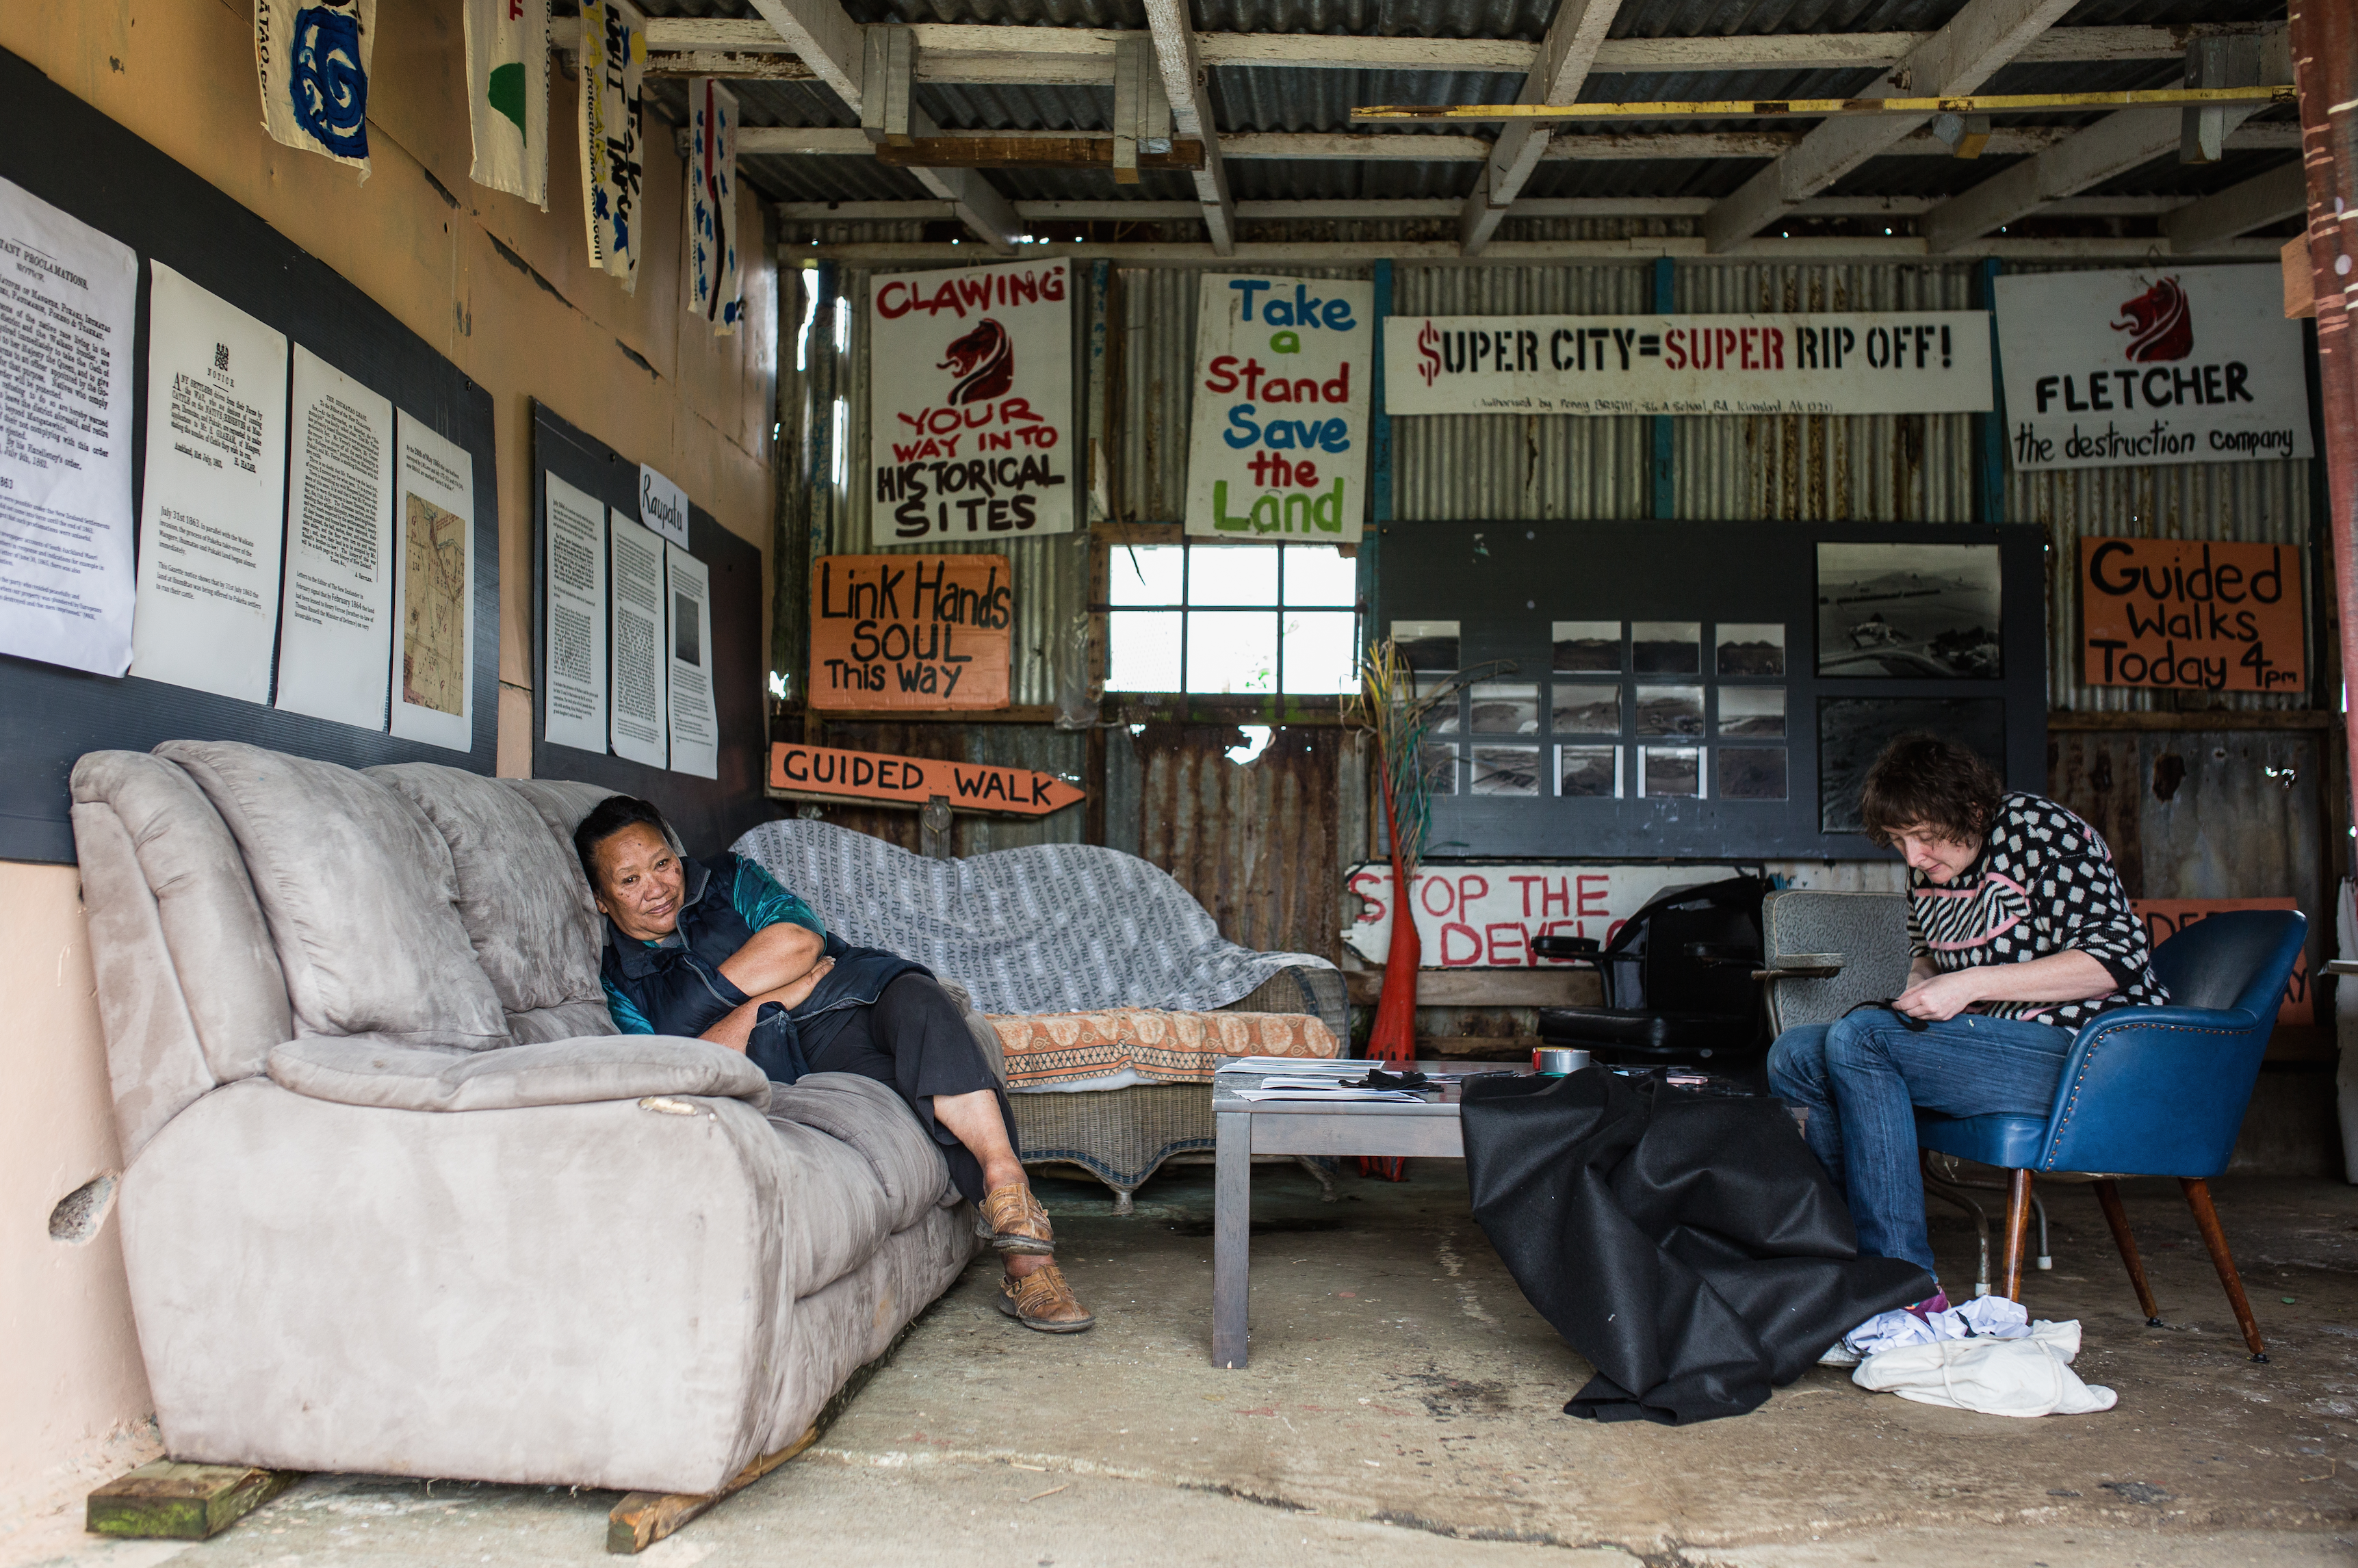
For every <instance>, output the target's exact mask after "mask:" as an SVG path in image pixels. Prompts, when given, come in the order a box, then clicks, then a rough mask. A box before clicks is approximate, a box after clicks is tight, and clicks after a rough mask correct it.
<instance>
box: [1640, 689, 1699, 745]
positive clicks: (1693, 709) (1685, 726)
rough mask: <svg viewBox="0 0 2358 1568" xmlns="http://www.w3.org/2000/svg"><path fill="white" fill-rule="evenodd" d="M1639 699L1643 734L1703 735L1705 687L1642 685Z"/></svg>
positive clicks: (1689, 737) (1683, 736)
mask: <svg viewBox="0 0 2358 1568" xmlns="http://www.w3.org/2000/svg"><path fill="white" fill-rule="evenodd" d="M1637 701H1638V722H1637V726H1636V729H1637V731H1638V733H1639V734H1640V735H1671V736H1676V737H1678V738H1679V739H1681V740H1701V739H1702V738H1703V687H1699V686H1641V687H1638V688H1637Z"/></svg>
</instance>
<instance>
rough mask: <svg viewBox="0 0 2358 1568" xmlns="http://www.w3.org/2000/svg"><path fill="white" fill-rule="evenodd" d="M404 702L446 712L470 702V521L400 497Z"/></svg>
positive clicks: (415, 499)
mask: <svg viewBox="0 0 2358 1568" xmlns="http://www.w3.org/2000/svg"><path fill="white" fill-rule="evenodd" d="M402 500H403V502H404V503H405V508H404V513H403V527H402V537H403V539H404V541H405V543H404V546H403V565H402V571H403V579H404V580H403V583H402V589H403V593H404V595H405V597H406V601H407V611H408V613H407V614H406V616H404V617H403V621H402V628H401V699H402V700H403V701H404V702H408V703H414V704H416V706H418V707H420V708H434V709H436V710H437V711H438V712H442V713H464V712H465V711H466V700H467V520H466V519H465V518H463V517H461V516H460V515H459V514H457V513H455V512H447V511H445V510H443V509H442V508H441V507H439V506H437V505H435V504H434V503H432V502H430V501H428V500H427V499H426V498H425V497H424V496H422V495H416V494H408V495H405V496H403V497H402Z"/></svg>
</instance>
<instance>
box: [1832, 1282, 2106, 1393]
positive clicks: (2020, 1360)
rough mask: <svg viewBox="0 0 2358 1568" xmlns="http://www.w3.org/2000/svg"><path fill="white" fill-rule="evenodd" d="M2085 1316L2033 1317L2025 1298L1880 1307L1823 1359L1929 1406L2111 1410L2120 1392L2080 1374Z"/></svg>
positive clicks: (1862, 1382) (1862, 1383) (1865, 1385)
mask: <svg viewBox="0 0 2358 1568" xmlns="http://www.w3.org/2000/svg"><path fill="white" fill-rule="evenodd" d="M2079 1353H2080V1325H2079V1322H2078V1320H2077V1319H2073V1320H2071V1321H2068V1322H2064V1323H2049V1322H2047V1321H2045V1320H2044V1319H2041V1320H2040V1321H2039V1322H2037V1323H2033V1322H2031V1321H2030V1314H2028V1313H2027V1312H2025V1311H2024V1310H2023V1308H2022V1304H2021V1303H2019V1302H2012V1301H2008V1300H2007V1299H2006V1297H2004V1296H1977V1297H1975V1298H1974V1300H1972V1301H1969V1302H1967V1303H1965V1304H1964V1305H1963V1306H1959V1307H1951V1308H1949V1309H1948V1310H1947V1311H1945V1312H1936V1313H1931V1314H1926V1315H1925V1316H1923V1317H1919V1316H1917V1315H1916V1314H1914V1313H1911V1312H1906V1311H1895V1312H1886V1313H1877V1314H1876V1315H1875V1316H1873V1317H1871V1318H1868V1319H1867V1320H1866V1322H1865V1323H1862V1324H1860V1325H1858V1326H1857V1327H1856V1328H1854V1329H1852V1330H1851V1331H1850V1332H1849V1333H1848V1334H1846V1335H1844V1336H1843V1338H1842V1340H1841V1342H1840V1343H1839V1344H1837V1345H1835V1346H1833V1348H1832V1349H1830V1350H1828V1351H1827V1352H1826V1353H1825V1355H1824V1356H1823V1357H1820V1358H1819V1365H1821V1366H1825V1367H1851V1366H1855V1367H1856V1368H1857V1370H1856V1371H1855V1372H1853V1373H1852V1374H1851V1381H1853V1382H1855V1383H1856V1384H1857V1385H1858V1386H1859V1387H1860V1388H1862V1389H1871V1390H1875V1391H1877V1392H1878V1393H1892V1394H1898V1396H1899V1397H1900V1398H1901V1399H1904V1400H1916V1401H1917V1402H1918V1403H1920V1404H1928V1405H1947V1406H1949V1407H1950V1408H1951V1409H1952V1410H1969V1411H1981V1412H1982V1413H1983V1414H1985V1415H2015V1416H2038V1415H2084V1414H2087V1413H2089V1412H2090V1411H2108V1410H2110V1409H2112V1408H2113V1406H2114V1404H2115V1402H2116V1400H2117V1399H2118V1396H2117V1395H2115V1393H2114V1392H2113V1390H2110V1389H2106V1388H2100V1387H2096V1386H2094V1385H2092V1384H2088V1383H2084V1382H2082V1381H2081V1380H2080V1375H2079V1374H2078V1373H2076V1372H2074V1371H2072V1370H2071V1359H2072V1357H2075V1356H2077V1355H2079Z"/></svg>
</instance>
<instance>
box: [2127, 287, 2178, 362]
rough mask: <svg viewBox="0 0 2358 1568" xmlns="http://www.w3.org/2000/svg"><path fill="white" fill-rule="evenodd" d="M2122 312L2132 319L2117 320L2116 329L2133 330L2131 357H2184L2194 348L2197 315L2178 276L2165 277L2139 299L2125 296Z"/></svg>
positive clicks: (2130, 337)
mask: <svg viewBox="0 0 2358 1568" xmlns="http://www.w3.org/2000/svg"><path fill="white" fill-rule="evenodd" d="M2121 314H2123V315H2124V316H2126V317H2127V318H2128V319H2127V320H2125V321H2115V322H2114V323H2113V330H2114V331H2115V332H2126V333H2128V334H2129V347H2128V358H2130V359H2132V360H2136V361H2149V360H2182V359H2184V358H2185V357H2186V356H2187V355H2188V354H2190V353H2192V352H2193V351H2194V315H2193V312H2192V311H2190V310H2189V309H2188V308H2187V305H2186V290H2184V289H2183V288H2180V287H2179V286H2178V279H2176V278H2174V277H2165V278H2163V279H2161V280H2160V281H2159V282H2158V283H2156V284H2155V285H2154V286H2153V287H2151V288H2148V289H2147V290H2146V291H2145V292H2144V293H2143V294H2140V295H2138V296H2137V297H2136V298H2135V299H2127V300H2123V301H2122V302H2121Z"/></svg>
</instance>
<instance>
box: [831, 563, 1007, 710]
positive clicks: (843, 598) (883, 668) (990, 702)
mask: <svg viewBox="0 0 2358 1568" xmlns="http://www.w3.org/2000/svg"><path fill="white" fill-rule="evenodd" d="M1013 600H1014V588H1013V584H1012V580H1011V574H1010V573H1009V571H1008V566H1007V557H1005V556H978V555H957V556H821V557H819V558H818V561H817V568H816V569H815V570H814V571H813V572H812V573H811V622H810V625H811V662H810V671H811V673H810V704H811V706H812V707H813V708H837V709H847V708H848V709H854V710H857V709H862V708H906V709H919V710H922V709H933V710H936V711H938V710H941V709H944V708H1004V707H1006V706H1007V665H1008V644H1009V641H1010V638H1009V630H1008V629H1009V628H1010V627H1011V625H1012V624H1013V623H1014V604H1013Z"/></svg>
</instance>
